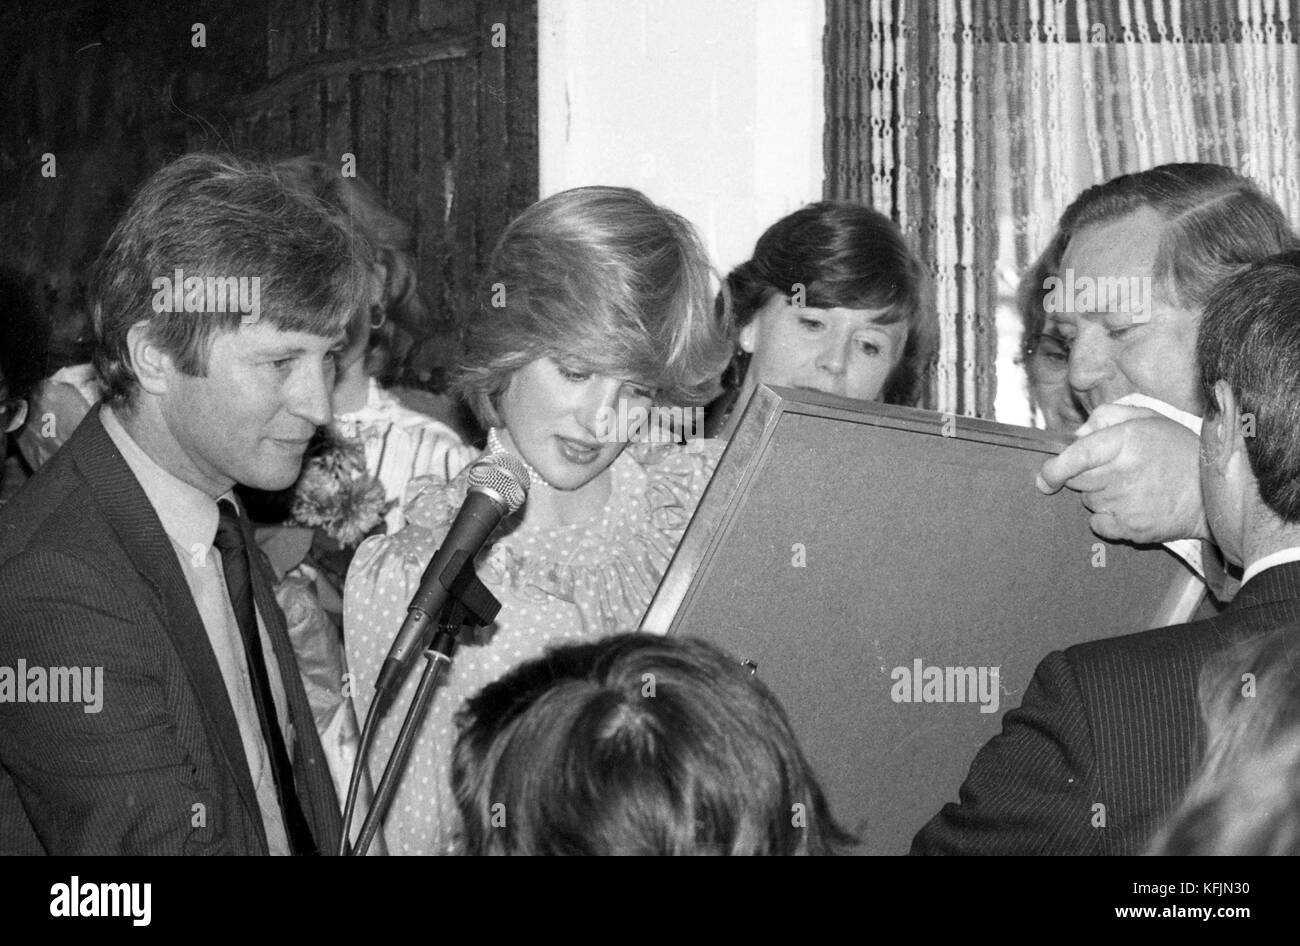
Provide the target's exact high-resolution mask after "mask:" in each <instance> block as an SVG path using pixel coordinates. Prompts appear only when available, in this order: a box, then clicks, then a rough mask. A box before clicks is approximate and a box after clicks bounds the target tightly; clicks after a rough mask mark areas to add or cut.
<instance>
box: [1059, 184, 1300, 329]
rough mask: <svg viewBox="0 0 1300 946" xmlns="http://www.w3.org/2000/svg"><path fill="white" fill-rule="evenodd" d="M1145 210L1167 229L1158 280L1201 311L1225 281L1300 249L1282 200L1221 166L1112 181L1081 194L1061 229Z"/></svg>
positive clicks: (1176, 299) (1187, 305)
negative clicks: (1253, 265) (1279, 202)
mask: <svg viewBox="0 0 1300 946" xmlns="http://www.w3.org/2000/svg"><path fill="white" fill-rule="evenodd" d="M1143 207H1149V208H1151V209H1152V210H1154V211H1156V212H1157V213H1158V214H1159V215H1160V216H1161V217H1162V218H1163V219H1164V220H1165V221H1166V223H1167V228H1166V229H1165V231H1164V233H1163V235H1162V237H1161V240H1160V249H1159V254H1158V255H1157V258H1156V265H1155V272H1154V273H1153V274H1152V275H1153V276H1154V278H1155V281H1156V285H1157V286H1158V287H1159V288H1160V289H1161V290H1163V291H1164V292H1165V293H1167V295H1168V297H1169V298H1170V300H1171V301H1172V302H1174V303H1175V304H1176V305H1178V306H1179V307H1181V308H1186V309H1199V308H1201V307H1203V306H1204V305H1205V301H1206V299H1207V298H1208V297H1209V294H1210V292H1211V291H1212V290H1213V288H1214V287H1215V286H1216V285H1217V284H1218V283H1219V282H1221V281H1222V280H1223V279H1225V278H1227V277H1228V276H1230V275H1232V274H1233V273H1235V272H1239V271H1240V270H1241V269H1242V267H1244V266H1248V265H1249V264H1251V263H1253V262H1255V261H1256V260H1259V259H1263V258H1264V257H1266V256H1272V255H1273V254H1275V253H1281V252H1283V251H1286V250H1289V249H1294V248H1295V247H1296V245H1297V243H1296V238H1295V235H1294V233H1293V232H1292V229H1291V225H1290V223H1289V222H1288V220H1287V218H1286V214H1285V213H1283V212H1282V209H1281V208H1280V207H1279V206H1278V205H1277V203H1276V201H1274V200H1273V199H1272V198H1271V197H1269V196H1268V195H1266V194H1265V193H1264V192H1263V191H1261V190H1260V189H1259V188H1258V187H1257V186H1256V185H1255V183H1254V182H1253V181H1251V180H1250V179H1249V178H1247V177H1245V176H1243V175H1241V174H1238V173H1237V172H1236V171H1234V170H1232V169H1231V168H1226V167H1224V166H1222V165H1219V164H1197V163H1187V164H1162V165H1160V166H1158V167H1153V168H1149V169H1147V170H1145V171H1139V172H1137V173H1134V174H1123V175H1120V176H1119V177H1115V178H1111V179H1110V180H1109V181H1106V182H1104V183H1102V184H1097V185H1095V186H1093V187H1090V188H1088V189H1087V190H1085V191H1084V192H1083V193H1082V194H1080V195H1079V196H1078V197H1077V198H1076V199H1075V200H1074V202H1073V203H1071V204H1070V206H1069V207H1067V208H1066V210H1065V213H1064V214H1062V215H1061V220H1060V224H1059V227H1058V230H1060V231H1063V232H1064V233H1066V234H1071V235H1072V234H1075V233H1078V232H1079V231H1080V230H1083V229H1085V228H1087V227H1090V226H1093V225H1096V224H1102V223H1111V222H1113V221H1115V220H1118V219H1120V218H1122V217H1125V216H1127V215H1129V214H1131V213H1133V212H1134V211H1136V210H1139V209H1141V208H1143ZM1067 239H1068V238H1067Z"/></svg>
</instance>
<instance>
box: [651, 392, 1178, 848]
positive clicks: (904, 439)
mask: <svg viewBox="0 0 1300 946" xmlns="http://www.w3.org/2000/svg"><path fill="white" fill-rule="evenodd" d="M1062 446H1063V443H1062V442H1061V441H1059V440H1057V439H1054V438H1053V437H1052V436H1051V435H1049V434H1046V433H1044V432H1042V431H1036V430H1030V429H1028V428H1021V427H1011V426H1007V425H1003V424H996V423H992V422H989V421H980V420H975V419H970V418H960V417H955V416H953V415H943V414H935V413H932V412H928V411H920V410H912V409H908V408H899V407H892V406H886V405H879V404H866V403H864V402H860V401H848V400H843V399H840V398H834V397H830V396H827V395H823V394H820V393H815V392H808V391H803V390H798V391H796V390H791V389H784V388H768V387H760V388H759V390H758V391H757V392H756V393H755V395H754V396H753V398H752V399H751V401H750V403H749V405H748V406H747V408H746V410H745V414H744V416H743V417H742V419H741V421H740V423H739V425H738V426H737V428H736V432H735V434H734V436H733V438H732V440H731V442H730V443H729V445H728V447H727V450H726V452H725V453H724V454H723V456H722V459H721V461H720V462H719V465H718V468H717V471H716V473H715V474H714V477H713V480H712V482H711V483H710V484H709V487H708V490H707V492H706V493H705V494H704V497H703V498H702V499H701V502H700V505H699V508H698V509H697V511H696V513H695V517H694V519H693V520H692V521H691V523H690V525H689V527H688V528H687V530H686V533H685V535H684V537H683V539H682V542H681V544H680V545H679V547H678V549H677V552H676V555H675V556H674V558H673V560H672V562H671V563H670V565H669V567H668V570H667V572H666V573H665V575H664V578H663V581H662V582H661V583H660V586H659V589H658V591H657V592H656V594H655V597H654V599H653V600H652V602H651V604H650V607H649V609H648V610H647V612H646V616H645V619H644V621H643V623H642V628H643V629H644V630H647V631H653V632H657V633H669V634H689V635H694V636H698V637H702V638H705V639H708V640H711V641H713V642H714V643H716V644H719V645H720V646H722V647H723V648H725V649H726V650H728V651H729V652H731V653H732V654H733V655H735V656H736V657H737V659H740V660H747V661H751V662H752V663H753V664H754V665H755V666H756V668H757V669H756V673H757V674H758V675H759V676H760V677H761V678H762V679H763V680H764V681H765V682H766V683H767V685H768V686H769V687H771V688H772V690H773V691H774V692H775V693H776V694H777V696H778V697H779V698H780V699H781V701H782V703H783V704H784V705H785V708H786V711H787V712H788V713H789V715H790V719H791V722H792V723H793V725H794V728H795V731H796V732H797V733H798V735H799V738H800V741H801V743H802V744H803V747H804V750H805V752H806V753H807V754H808V757H809V759H810V760H811V762H812V764H813V766H814V767H815V768H816V770H817V773H818V775H819V777H820V779H821V781H822V784H823V787H824V788H825V789H826V791H827V794H828V796H829V800H830V803H831V808H832V810H833V811H834V813H835V815H836V816H837V818H838V819H839V820H840V821H841V822H842V823H843V824H845V826H847V827H850V828H852V829H854V830H855V831H857V832H858V833H859V834H860V835H861V836H862V837H863V838H864V841H865V843H864V845H863V848H862V850H864V851H865V852H868V853H879V854H902V853H906V851H907V849H908V846H909V845H910V843H911V839H912V836H913V835H914V834H915V833H916V832H917V831H918V830H919V829H920V828H921V827H922V825H924V824H925V822H926V821H928V820H929V819H930V818H931V817H932V816H933V815H935V814H936V813H937V812H938V811H939V809H940V808H941V807H942V806H943V805H944V803H946V802H948V801H954V800H956V798H957V789H958V787H959V786H960V785H961V782H962V780H963V779H964V777H965V775H966V771H967V769H968V767H969V765H970V763H971V761H972V759H973V758H974V756H975V753H976V751H977V750H978V749H979V747H980V746H982V745H983V744H984V743H985V742H986V741H987V740H988V739H989V738H991V737H992V736H994V735H995V734H996V733H997V732H998V730H999V721H1000V719H1001V716H1002V713H1004V712H1005V711H1006V710H1007V709H1009V708H1012V707H1014V706H1016V705H1018V704H1019V702H1020V698H1021V696H1022V694H1023V693H1024V691H1025V687H1026V686H1027V685H1028V683H1029V680H1030V678H1031V677H1032V675H1033V671H1034V668H1035V667H1036V666H1037V664H1038V662H1039V661H1040V660H1041V659H1042V658H1043V657H1044V656H1045V655H1047V654H1048V653H1049V652H1051V651H1053V650H1057V649H1060V648H1063V647H1066V646H1069V645H1070V644H1074V643H1079V642H1082V641H1087V640H1092V639H1095V638H1099V637H1109V636H1114V635H1117V634H1125V633H1129V632H1133V631H1140V630H1144V629H1146V628H1150V627H1158V626H1162V625H1164V624H1169V623H1175V622H1177V621H1180V620H1187V619H1189V618H1190V616H1191V611H1193V610H1194V609H1195V607H1196V605H1197V603H1198V601H1199V596H1198V594H1197V592H1198V591H1199V584H1200V583H1199V581H1198V580H1197V579H1196V578H1195V576H1194V575H1193V574H1192V572H1191V571H1190V570H1189V569H1187V568H1186V567H1185V566H1184V565H1183V564H1182V563H1181V562H1180V561H1179V560H1178V559H1177V558H1175V557H1174V556H1173V555H1171V554H1170V553H1168V552H1167V551H1165V550H1164V549H1162V548H1160V547H1135V546H1130V545H1124V544H1115V543H1110V542H1105V541H1103V540H1101V539H1099V538H1097V537H1096V536H1095V535H1094V534H1093V533H1092V532H1091V531H1090V530H1089V528H1088V513H1087V511H1086V510H1085V509H1083V507H1082V505H1081V504H1080V502H1079V498H1078V496H1077V494H1074V493H1072V492H1070V491H1068V490H1063V491H1062V492H1061V493H1058V494H1057V495H1055V496H1044V495H1042V494H1041V493H1040V492H1039V491H1038V490H1037V488H1036V487H1035V485H1034V478H1035V473H1036V472H1037V470H1038V468H1039V467H1040V466H1041V465H1042V463H1043V461H1044V460H1046V459H1047V458H1048V457H1049V456H1051V455H1053V454H1055V453H1058V452H1059V451H1060V449H1061V448H1062Z"/></svg>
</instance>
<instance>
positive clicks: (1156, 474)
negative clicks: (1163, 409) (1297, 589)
mask: <svg viewBox="0 0 1300 946" xmlns="http://www.w3.org/2000/svg"><path fill="white" fill-rule="evenodd" d="M1075 436H1076V437H1077V438H1078V439H1076V440H1075V442H1074V443H1073V444H1071V445H1070V446H1068V447H1066V448H1065V450H1063V451H1061V453H1060V455H1059V456H1055V457H1053V458H1052V459H1050V460H1048V461H1047V462H1046V463H1044V464H1043V467H1042V469H1041V470H1040V471H1039V474H1038V488H1039V489H1040V490H1042V491H1043V492H1044V493H1055V492H1056V491H1057V490H1059V489H1060V488H1061V487H1062V486H1067V487H1069V488H1070V489H1072V490H1075V491H1077V492H1079V493H1081V494H1082V496H1081V498H1082V500H1083V505H1084V506H1085V507H1086V508H1087V509H1088V510H1089V511H1090V512H1091V513H1092V518H1091V519H1090V520H1089V523H1088V524H1089V526H1090V527H1091V528H1092V531H1093V532H1095V533H1097V535H1099V536H1101V537H1102V538H1103V539H1122V540H1126V541H1129V542H1137V543H1142V544H1146V543H1155V542H1168V541H1170V540H1172V539H1207V538H1210V530H1209V527H1208V525H1207V524H1206V521H1205V508H1204V506H1203V505H1202V502H1201V480H1200V467H1199V460H1198V454H1199V451H1200V440H1199V439H1198V438H1197V436H1196V434H1194V433H1192V431H1190V430H1188V429H1187V428H1186V427H1184V426H1183V425H1181V424H1179V423H1177V422H1175V421H1172V420H1170V419H1169V418H1167V417H1164V416H1163V415H1161V414H1158V413H1156V412H1155V411H1152V410H1148V409H1147V408H1145V407H1124V406H1121V405H1118V404H1104V405H1102V406H1101V407H1099V408H1097V410H1096V411H1094V412H1093V414H1092V416H1091V417H1089V418H1088V423H1086V424H1084V425H1083V426H1082V427H1080V428H1079V430H1078V432H1077V433H1076V434H1075Z"/></svg>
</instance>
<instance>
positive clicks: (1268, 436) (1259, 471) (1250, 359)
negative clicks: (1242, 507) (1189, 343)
mask: <svg viewBox="0 0 1300 946" xmlns="http://www.w3.org/2000/svg"><path fill="white" fill-rule="evenodd" d="M1196 355H1197V362H1198V365H1199V370H1200V386H1201V396H1202V398H1203V400H1204V403H1205V405H1206V413H1205V419H1206V421H1207V422H1210V421H1211V420H1213V419H1215V418H1217V416H1218V412H1219V406H1218V403H1217V401H1216V398H1215V396H1214V386H1215V383H1216V382H1217V381H1220V380H1222V381H1225V382H1226V383H1227V385H1228V387H1229V388H1231V389H1232V392H1233V395H1234V396H1235V398H1236V402H1237V411H1238V413H1239V414H1240V415H1241V421H1242V427H1243V434H1244V440H1245V446H1246V454H1247V456H1248V458H1249V460H1250V468H1251V472H1252V473H1253V474H1254V476H1255V479H1256V480H1257V481H1258V484H1259V496H1260V499H1261V500H1263V502H1264V504H1265V505H1266V506H1267V507H1268V508H1269V509H1270V510H1271V511H1272V512H1273V513H1274V514H1275V515H1277V516H1278V517H1279V518H1281V519H1282V520H1284V521H1285V522H1288V523H1292V524H1300V251H1292V252H1289V253H1282V254H1279V255H1277V256H1273V257H1269V258H1268V259H1265V260H1262V261H1260V262H1258V263H1255V264H1254V265H1253V266H1251V267H1249V268H1248V269H1246V270H1245V271H1244V272H1242V273H1239V274H1237V275H1236V276H1233V277H1230V278H1229V279H1227V280H1226V281H1224V282H1223V283H1222V284H1220V285H1219V286H1218V287H1216V289H1215V290H1214V292H1212V293H1211V294H1210V297H1209V299H1208V300H1207V302H1206V305H1205V311H1204V314H1203V315H1202V317H1201V327H1200V334H1199V337H1198V338H1197V346H1196Z"/></svg>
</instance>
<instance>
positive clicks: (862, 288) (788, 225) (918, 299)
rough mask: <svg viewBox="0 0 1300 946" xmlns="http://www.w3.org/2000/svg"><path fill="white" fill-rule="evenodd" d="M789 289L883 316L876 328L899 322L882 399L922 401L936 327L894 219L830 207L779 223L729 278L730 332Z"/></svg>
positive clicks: (829, 304) (813, 207) (921, 271)
mask: <svg viewBox="0 0 1300 946" xmlns="http://www.w3.org/2000/svg"><path fill="white" fill-rule="evenodd" d="M795 284H799V285H802V286H803V287H804V293H805V295H804V299H805V304H806V305H807V306H809V307H810V308H817V309H835V308H846V309H885V310H886V312H885V314H884V315H883V316H882V317H881V319H880V322H881V323H882V324H885V325H889V324H894V323H897V322H902V323H904V324H905V325H906V326H907V340H906V343H905V344H904V347H903V354H902V357H901V358H900V359H899V362H898V365H897V366H896V367H895V368H894V370H893V372H892V373H891V374H890V376H889V378H888V379H887V380H886V382H885V387H884V389H883V391H882V392H881V399H882V400H884V401H885V402H886V403H889V404H906V405H912V404H915V403H916V402H917V401H918V400H919V399H920V397H921V394H922V388H923V386H924V384H925V380H926V377H927V373H928V370H929V367H930V362H931V359H932V358H933V356H934V354H935V352H936V350H937V347H938V337H939V336H938V333H939V328H938V321H937V319H936V317H935V313H934V310H933V306H932V305H931V301H930V293H929V279H928V277H927V276H926V272H925V267H924V266H922V265H921V262H920V260H918V259H917V257H916V255H915V254H914V253H913V252H912V250H911V249H910V248H909V247H908V245H907V241H906V240H905V239H904V238H903V234H902V231H900V230H899V229H898V226H897V225H896V224H895V223H894V222H893V221H892V220H890V219H889V218H888V217H886V216H885V215H884V214H881V213H878V212H877V211H875V210H872V209H871V208H869V207H863V206H862V205H860V204H852V203H848V202H845V201H832V200H823V201H818V202H817V203H813V204H809V205H808V206H806V207H803V208H800V209H799V210H796V211H795V212H794V213H792V214H789V215H787V216H785V217H782V218H781V219H780V220H778V221H777V222H776V223H774V224H772V226H770V227H768V228H767V230H765V231H764V232H763V235H762V236H761V237H759V238H758V243H757V244H755V246H754V255H753V256H752V257H751V258H750V259H749V260H748V261H746V262H744V263H741V264H740V265H739V266H737V267H736V268H735V269H733V270H732V271H731V274H730V275H729V276H727V283H726V294H727V296H728V297H729V298H730V301H731V307H732V312H733V319H734V323H735V328H736V329H741V328H743V327H744V326H745V325H747V324H748V323H749V322H750V321H751V320H752V319H753V318H754V315H755V314H756V313H757V312H758V310H759V309H761V308H762V307H763V306H764V305H765V304H766V303H767V301H768V300H769V299H771V298H772V297H773V296H777V295H784V296H788V295H790V294H791V293H792V292H793V291H794V289H793V287H794V286H795ZM718 309H719V311H720V312H722V311H723V310H724V309H725V307H724V306H723V305H721V304H720V305H719V307H718ZM737 358H738V362H737V364H736V365H735V366H734V368H735V371H736V373H737V374H738V375H740V376H741V377H743V372H744V371H745V370H746V368H747V367H748V358H747V357H746V356H744V355H743V353H742V354H741V355H738V356H737ZM736 380H737V381H739V380H740V378H737V379H736Z"/></svg>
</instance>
